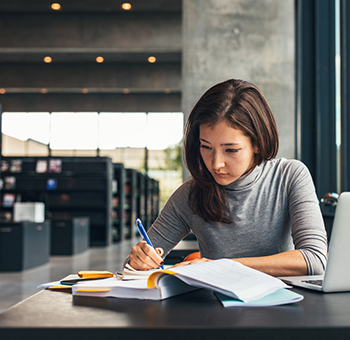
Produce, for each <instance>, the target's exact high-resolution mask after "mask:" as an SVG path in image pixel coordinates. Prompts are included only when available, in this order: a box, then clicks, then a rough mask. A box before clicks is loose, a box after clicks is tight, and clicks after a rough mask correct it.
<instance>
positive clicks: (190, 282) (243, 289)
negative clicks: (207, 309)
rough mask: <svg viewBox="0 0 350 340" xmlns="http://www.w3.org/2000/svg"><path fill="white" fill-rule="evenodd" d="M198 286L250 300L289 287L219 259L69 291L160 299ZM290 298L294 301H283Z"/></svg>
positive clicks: (85, 294) (270, 277)
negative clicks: (143, 277) (141, 278)
mask: <svg viewBox="0 0 350 340" xmlns="http://www.w3.org/2000/svg"><path fill="white" fill-rule="evenodd" d="M198 288H206V289H210V290H212V291H214V292H217V293H221V294H224V295H225V296H229V297H231V298H234V299H238V300H240V301H243V302H249V301H254V300H257V299H261V298H263V297H265V296H267V295H269V294H272V293H274V292H276V291H277V290H279V289H284V288H289V287H288V286H287V285H286V284H285V283H284V282H282V281H281V280H279V279H277V278H275V277H272V276H270V275H267V274H264V273H262V272H260V271H257V270H254V269H252V268H249V267H246V266H244V265H242V264H240V263H238V262H235V261H232V260H228V259H221V260H215V261H210V262H202V263H197V264H192V265H189V266H180V267H172V268H170V269H165V270H160V271H156V272H154V273H152V274H151V275H150V276H149V277H148V279H147V280H131V281H123V280H120V279H119V280H118V279H117V278H109V279H104V280H97V281H95V282H93V281H90V282H84V283H78V284H76V285H74V286H73V287H72V292H73V294H74V295H83V296H104V297H118V298H136V299H150V300H162V299H166V298H169V297H171V296H175V295H179V294H182V293H185V292H189V291H192V290H195V289H198ZM290 302H295V301H284V303H290Z"/></svg>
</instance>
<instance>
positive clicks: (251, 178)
mask: <svg viewBox="0 0 350 340" xmlns="http://www.w3.org/2000/svg"><path fill="white" fill-rule="evenodd" d="M264 164H265V163H264V162H263V163H261V164H260V165H257V166H256V167H255V168H254V170H253V171H252V172H251V173H249V174H247V175H243V176H241V177H239V178H238V179H236V180H235V181H234V182H232V183H230V184H228V185H225V186H224V188H225V189H226V190H230V191H237V190H241V189H244V188H247V187H249V186H250V185H252V184H253V183H254V182H256V180H257V179H258V178H259V177H260V174H261V172H262V169H263V167H264Z"/></svg>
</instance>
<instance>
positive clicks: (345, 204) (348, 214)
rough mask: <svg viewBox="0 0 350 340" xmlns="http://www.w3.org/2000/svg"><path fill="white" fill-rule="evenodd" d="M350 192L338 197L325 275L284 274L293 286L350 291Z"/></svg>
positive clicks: (326, 290) (329, 290)
mask: <svg viewBox="0 0 350 340" xmlns="http://www.w3.org/2000/svg"><path fill="white" fill-rule="evenodd" d="M349 262H350V192H343V193H342V194H340V196H339V198H338V204H337V208H336V211H335V216H334V221H333V228H332V234H331V239H330V242H329V248H328V262H327V267H326V270H325V273H324V275H307V276H284V277H280V279H282V280H283V281H284V282H286V283H288V284H291V285H293V286H298V287H303V288H309V289H314V290H319V291H323V292H342V291H350V270H349Z"/></svg>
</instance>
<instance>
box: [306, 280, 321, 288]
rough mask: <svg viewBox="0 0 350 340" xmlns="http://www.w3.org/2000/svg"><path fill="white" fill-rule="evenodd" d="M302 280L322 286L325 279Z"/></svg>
mask: <svg viewBox="0 0 350 340" xmlns="http://www.w3.org/2000/svg"><path fill="white" fill-rule="evenodd" d="M301 282H305V283H310V284H312V285H316V286H321V287H322V283H323V280H303V281H301Z"/></svg>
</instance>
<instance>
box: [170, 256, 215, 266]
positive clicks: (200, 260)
mask: <svg viewBox="0 0 350 340" xmlns="http://www.w3.org/2000/svg"><path fill="white" fill-rule="evenodd" d="M209 261H212V260H209V259H207V258H205V257H202V258H200V259H194V260H191V261H184V262H179V263H176V264H175V265H173V267H180V266H188V265H190V264H195V263H201V262H209Z"/></svg>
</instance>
